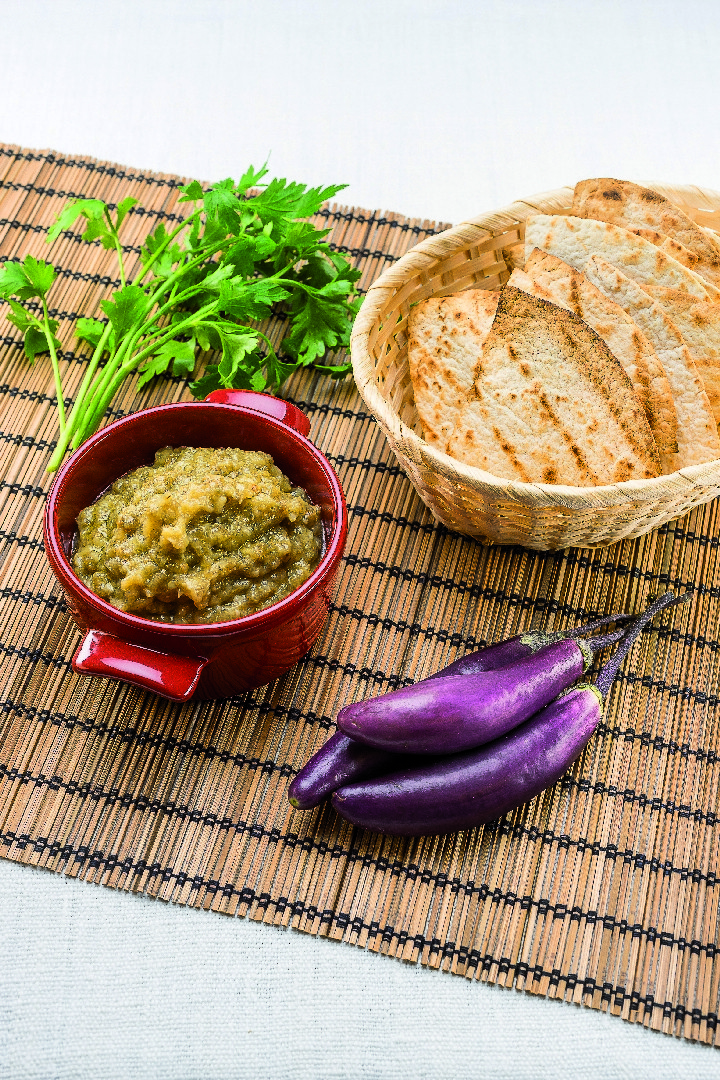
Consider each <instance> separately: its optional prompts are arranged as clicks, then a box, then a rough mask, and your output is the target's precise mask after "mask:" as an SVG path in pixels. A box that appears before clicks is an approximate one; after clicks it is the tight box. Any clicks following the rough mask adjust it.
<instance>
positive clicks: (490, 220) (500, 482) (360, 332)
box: [350, 181, 720, 509]
mask: <svg viewBox="0 0 720 1080" xmlns="http://www.w3.org/2000/svg"><path fill="white" fill-rule="evenodd" d="M645 186H648V187H650V186H652V185H651V184H646V185H645ZM654 186H655V188H656V189H657V188H660V189H661V190H662V191H663V192H664V193H667V192H673V193H677V196H678V198H679V201H680V202H682V203H685V205H686V206H693V205H696V202H697V201H704V202H707V203H710V204H714V205H715V207H716V208H717V209H718V210H720V191H714V190H712V189H710V188H700V187H688V186H681V185H677V184H666V183H660V182H658V181H655V183H654ZM573 190H574V188H573V187H570V186H565V187H562V188H554V189H552V190H549V191H543V192H539V193H538V194H536V195H529V196H527V197H526V198H523V199H518V200H516V201H515V202H513V203H509V204H508V205H507V206H504V207H501V208H500V209H498V210H491V211H488V212H486V213H482V214H478V215H477V216H475V217H472V218H469V219H468V220H467V221H463V222H460V223H459V224H458V225H453V226H452V227H451V228H449V229H445V230H444V231H443V232H439V233H434V234H433V235H432V236H429V237H427V238H426V239H425V240H422V241H421V242H420V243H419V244H417V245H416V246H415V247H413V248H411V249H410V250H409V251H408V252H406V253H405V255H403V256H401V258H400V259H398V261H397V262H396V263H393V265H392V266H390V267H388V268H387V269H385V270H384V271H383V272H382V274H381V275H380V277H379V278H377V280H376V281H375V282H373V284H372V285H371V286H370V287H369V289H368V291H367V293H366V294H365V299H364V301H363V303H362V306H361V308H360V311H359V312H358V315H357V317H356V319H355V324H354V326H353V329H352V334H351V336H350V357H351V362H352V368H353V376H354V378H355V382H356V385H357V388H358V391H359V392H360V395H361V397H362V398H363V400H364V401H365V403H366V405H367V406H368V408H369V409H370V411H371V412H372V413H373V415H374V416H375V417H376V419H377V420H378V422H379V423H380V425H381V427H383V428H385V429H387V430H388V433H389V434H390V436H391V438H393V439H394V440H395V441H397V442H398V443H402V444H404V445H405V446H406V447H412V448H414V450H415V451H416V453H419V454H421V455H422V456H426V457H428V458H430V460H431V461H432V462H433V463H434V464H435V465H437V466H439V467H440V468H441V469H442V471H443V472H444V473H446V474H448V473H451V472H455V473H457V474H458V475H459V476H461V477H463V478H464V479H465V480H468V481H470V482H471V483H473V484H475V485H478V484H481V485H483V486H484V487H486V488H488V489H493V490H494V491H496V492H497V491H501V492H502V494H503V496H504V497H505V498H513V499H518V500H520V501H521V502H524V503H526V504H529V505H535V504H537V502H538V497H540V499H541V500H542V503H543V504H544V505H546V506H547V505H554V506H557V507H558V508H561V507H565V508H567V509H581V508H592V506H593V505H595V504H597V505H601V504H602V505H605V506H607V505H609V504H613V503H614V504H616V505H619V504H622V503H626V502H627V500H628V497H631V498H632V500H633V501H634V502H636V503H637V502H638V501H641V502H651V501H652V500H653V499H656V498H659V497H661V496H662V495H663V494H665V493H666V492H667V489H668V486H669V485H670V484H673V483H674V484H675V485H677V486H678V487H683V486H685V485H687V490H688V492H690V490H691V489H692V488H695V487H706V486H713V485H717V486H720V458H715V459H713V460H712V461H704V462H702V463H700V464H699V465H689V466H685V467H684V468H682V469H678V470H676V471H675V472H674V473H662V474H661V475H660V476H655V477H652V478H651V479H649V480H623V481H621V482H619V483H617V484H598V485H593V486H587V487H577V486H570V485H565V484H542V483H539V482H538V483H526V482H524V481H521V480H508V479H505V478H504V477H500V476H495V475H494V474H493V473H488V472H485V471H484V470H483V469H480V468H478V467H477V466H475V465H468V464H466V463H465V462H463V461H458V460H457V459H456V458H454V457H451V456H450V455H449V454H446V453H444V452H443V451H441V450H438V449H437V448H436V447H434V446H433V445H432V444H431V443H428V442H427V441H426V440H425V439H421V438H420V436H419V435H417V434H416V432H415V431H413V429H412V428H410V427H408V425H407V424H405V423H404V421H403V420H401V419H400V417H399V416H398V414H397V413H396V412H395V411H394V410H393V409H392V407H391V406H390V405H389V403H388V402H387V401H386V400H385V398H384V397H383V396H382V394H381V393H380V391H379V390H378V387H377V384H376V382H375V378H374V368H373V365H372V360H371V357H370V350H369V348H368V339H369V336H370V333H371V332H372V330H373V328H374V326H375V321H376V317H377V316H378V315H379V314H380V312H381V310H382V308H383V306H384V304H385V301H386V300H387V299H388V298H389V297H390V296H392V295H393V294H394V293H396V292H397V291H398V290H399V288H401V287H402V285H403V284H405V283H406V282H407V281H408V279H409V278H410V277H411V276H413V275H414V274H417V273H419V272H421V271H422V270H424V269H428V268H429V267H430V266H431V265H433V264H436V263H437V262H439V261H441V260H442V259H443V258H445V257H447V256H448V255H449V254H450V253H452V252H453V251H455V250H457V249H459V248H467V247H471V246H472V245H473V243H479V242H481V241H482V240H486V239H488V238H491V237H493V236H497V235H499V234H500V233H501V232H504V231H506V229H509V228H512V227H513V225H520V224H521V223H522V222H523V221H524V220H525V219H526V218H528V217H530V216H531V215H532V214H536V213H538V212H540V210H539V207H538V205H537V204H538V203H541V204H542V203H546V202H549V201H557V200H560V199H562V198H563V197H571V196H572V193H573ZM503 218H504V219H505V223H504V224H502V226H500V221H501V219H503ZM496 222H497V226H498V227H493V226H494V225H495V223H496Z"/></svg>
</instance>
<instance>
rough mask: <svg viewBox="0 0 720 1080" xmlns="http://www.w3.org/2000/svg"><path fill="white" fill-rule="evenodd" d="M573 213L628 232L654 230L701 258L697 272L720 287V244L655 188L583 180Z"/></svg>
mask: <svg viewBox="0 0 720 1080" xmlns="http://www.w3.org/2000/svg"><path fill="white" fill-rule="evenodd" d="M572 212H573V214H575V215H576V217H582V218H597V219H598V220H600V221H609V222H611V223H612V224H613V225H622V226H624V227H625V228H626V229H653V230H655V231H656V232H659V233H662V234H664V235H665V236H668V237H670V238H672V239H673V240H675V241H676V242H677V243H678V244H682V245H683V247H685V248H686V249H689V250H690V251H692V252H693V253H694V254H695V255H697V257H698V260H699V261H698V264H697V267H694V268H693V269H697V272H698V273H699V274H701V275H702V276H703V277H706V276H707V278H708V280H709V281H712V282H714V283H715V284H716V285H720V242H718V241H717V240H715V239H713V237H711V236H708V235H707V233H705V230H704V229H703V228H701V226H700V225H698V224H697V223H696V222H695V221H693V219H692V218H691V217H690V216H689V215H688V214H686V213H685V212H684V211H683V210H681V209H680V207H679V206H675V204H674V203H672V202H670V200H669V199H666V198H665V196H664V195H661V194H660V193H659V192H658V191H653V190H652V189H651V188H645V187H640V185H639V184H631V183H630V182H629V181H628V180H610V179H599V180H582V181H581V182H580V183H579V184H576V186H575V193H574V195H573V204H572Z"/></svg>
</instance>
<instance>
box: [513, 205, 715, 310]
mask: <svg viewBox="0 0 720 1080" xmlns="http://www.w3.org/2000/svg"><path fill="white" fill-rule="evenodd" d="M534 247H537V248H540V249H541V250H542V251H547V252H549V253H550V254H551V255H557V257H558V258H559V259H563V260H564V261H565V262H567V263H570V265H571V266H575V267H576V268H577V269H578V270H584V269H585V263H586V262H587V260H588V259H589V258H590V256H591V255H594V254H599V255H600V256H601V257H602V258H604V259H606V260H607V262H609V263H611V264H612V265H613V266H617V268H618V269H619V270H621V271H622V272H623V274H626V275H627V276H628V277H630V278H632V279H633V280H634V281H639V282H640V284H641V285H642V284H644V283H645V282H647V283H649V284H653V285H663V286H665V287H666V288H668V289H684V290H685V292H688V293H691V294H692V295H693V296H697V297H699V298H700V299H701V300H707V299H710V298H713V299H720V290H718V289H716V288H715V286H714V285H712V284H711V283H710V282H709V281H706V280H705V279H704V278H701V277H700V275H699V274H696V273H694V272H693V271H692V270H688V269H687V267H685V266H682V265H681V264H680V263H679V262H677V260H676V259H673V258H671V257H670V256H669V255H666V254H665V252H664V251H661V250H660V249H659V248H657V247H655V246H654V244H651V243H650V242H649V241H648V240H644V239H643V238H642V237H640V236H636V235H635V234H634V233H632V232H630V230H629V229H623V228H621V227H620V226H619V225H610V224H608V222H606V221H594V220H591V219H589V218H578V217H563V216H561V215H552V214H537V215H535V216H534V217H531V218H528V220H527V222H526V226H525V254H526V257H527V256H528V255H529V254H530V252H531V251H532V249H533V248H534Z"/></svg>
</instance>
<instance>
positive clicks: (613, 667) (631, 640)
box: [588, 592, 693, 699]
mask: <svg viewBox="0 0 720 1080" xmlns="http://www.w3.org/2000/svg"><path fill="white" fill-rule="evenodd" d="M692 595H693V594H692V593H691V592H687V593H683V595H682V596H675V593H673V592H667V593H664V594H663V595H662V596H659V597H658V598H657V600H654V601H653V602H652V604H650V606H649V607H648V608H647V609H646V610H645V611H644V612H643V613H642V615H641V616H640V617H639V618H638V619H637V621H636V622H634V623H633V625H632V626H631V627H630V629H629V630H626V631H625V634H624V635H623V636H622V639H621V641H620V644H619V645H618V647H617V649H616V650H615V652H614V653H613V655H612V656H611V657H610V659H609V660H608V662H607V664H605V667H604V668H603V669H602V671H601V672H600V674H599V675H598V677H597V679H596V680H595V686H596V687H597V689H598V690H599V691H600V693H601V694H602V696H603V699H604V698H606V697H607V696H608V693H609V691H610V687H611V686H612V684H613V681H614V679H615V676H616V675H617V673H618V671H619V670H620V665H621V664H622V662H623V660H624V659H625V657H626V656H627V654H628V653H629V652H630V649H631V648H632V647H633V645H634V644H635V642H636V641H637V639H638V638H639V637H640V634H641V633H642V631H643V630H644V629H645V627H646V626H647V624H648V623H649V622H650V620H651V619H654V618H655V616H656V615H657V614H658V613H659V612H660V611H662V610H663V608H666V607H674V606H675V605H676V604H685V603H687V601H688V600H689V599H690V598H691V597H692ZM607 636H608V637H609V636H610V635H607ZM588 644H590V643H589V642H588Z"/></svg>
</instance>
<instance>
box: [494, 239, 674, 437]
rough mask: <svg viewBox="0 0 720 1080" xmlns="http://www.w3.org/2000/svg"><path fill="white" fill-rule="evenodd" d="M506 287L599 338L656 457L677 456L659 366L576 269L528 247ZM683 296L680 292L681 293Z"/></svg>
mask: <svg viewBox="0 0 720 1080" xmlns="http://www.w3.org/2000/svg"><path fill="white" fill-rule="evenodd" d="M508 284H509V285H514V286H516V288H519V289H524V290H525V292H529V293H531V294H532V295H533V296H539V297H541V298H542V299H543V300H549V301H550V302H551V303H553V304H558V305H559V306H560V307H564V308H567V309H568V311H572V312H574V314H575V315H577V317H578V318H579V319H582V320H583V322H585V323H587V325H588V326H589V327H591V328H592V329H593V330H594V331H595V333H596V334H597V335H598V336H599V337H601V338H602V340H603V341H604V342H605V344H606V345H607V347H608V348H609V349H610V352H611V353H612V354H613V356H614V357H616V359H618V360H619V361H620V363H621V365H622V367H623V370H624V372H625V374H626V375H627V377H628V378H629V379H630V382H631V383H632V385H633V390H634V391H635V396H636V398H637V399H638V401H639V402H640V404H641V405H642V407H643V410H644V412H645V415H646V417H647V419H648V423H649V424H650V430H651V431H652V433H653V436H654V437H655V442H656V443H657V446H658V450H659V452H660V453H661V454H673V453H677V414H676V412H675V405H674V403H673V397H672V391H671V390H670V386H669V384H668V381H667V378H666V377H665V372H664V370H663V367H662V364H661V363H660V361H659V360H658V358H657V356H656V355H655V352H654V350H653V348H652V346H651V345H650V342H649V341H648V340H647V338H646V337H645V335H644V334H643V333H641V331H640V330H639V329H638V327H637V326H636V325H635V323H634V322H633V320H632V319H631V318H630V316H629V315H628V314H627V313H626V312H625V311H623V309H622V308H621V307H620V306H619V305H618V304H616V303H615V301H614V300H610V299H608V297H607V296H605V294H604V293H602V292H600V290H599V289H598V288H596V287H595V285H593V284H592V283H591V282H590V281H588V279H587V278H586V277H585V275H584V274H582V273H581V272H580V271H579V270H576V269H575V267H573V266H569V265H568V263H566V262H563V261H562V259H558V258H557V257H556V256H555V255H548V254H547V252H544V251H540V250H539V249H538V248H534V249H533V250H532V251H531V253H530V255H529V257H528V259H527V262H526V263H525V269H524V270H514V271H513V273H512V276H511V277H510V281H509V282H508ZM683 295H684V294H683Z"/></svg>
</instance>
